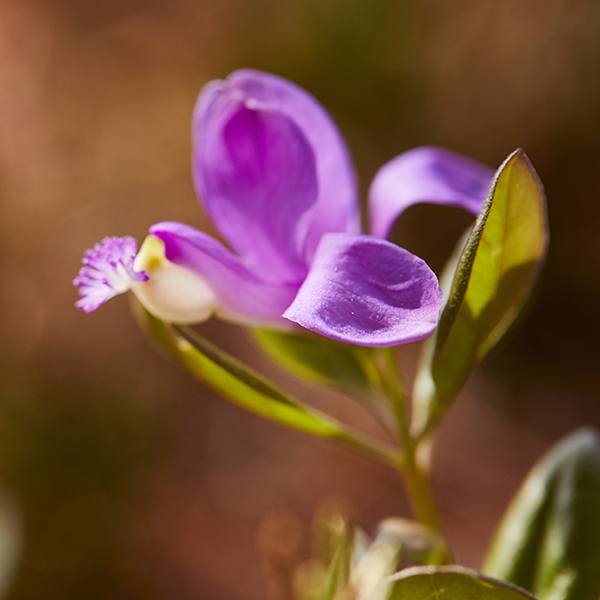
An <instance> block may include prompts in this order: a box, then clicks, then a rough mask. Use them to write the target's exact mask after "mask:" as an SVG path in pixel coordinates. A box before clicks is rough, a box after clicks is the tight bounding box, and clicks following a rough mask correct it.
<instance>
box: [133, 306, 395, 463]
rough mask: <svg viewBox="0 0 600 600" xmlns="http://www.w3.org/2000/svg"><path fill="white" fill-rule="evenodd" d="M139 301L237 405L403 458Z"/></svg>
mask: <svg viewBox="0 0 600 600" xmlns="http://www.w3.org/2000/svg"><path fill="white" fill-rule="evenodd" d="M133 306H134V315H135V317H136V319H137V321H138V323H139V325H140V326H141V328H142V329H143V330H144V331H145V332H146V334H147V335H148V336H149V337H150V339H151V340H152V341H153V342H154V343H156V344H157V345H158V346H159V348H161V349H162V350H163V351H164V352H165V353H166V354H167V355H168V356H170V357H171V358H173V359H175V360H176V361H177V362H178V363H179V364H181V365H182V366H183V367H184V368H185V369H186V370H187V371H189V372H190V373H191V374H192V375H194V376H195V377H197V378H198V379H200V380H201V381H202V382H203V383H205V384H206V385H208V386H209V387H211V388H212V389H213V390H215V391H216V392H218V393H219V394H221V395H222V396H223V397H225V398H227V399H228V400H230V401H231V402H233V403H234V404H236V405H237V406H240V407H242V408H245V409H246V410H249V411H251V412H253V413H255V414H257V415H259V416H261V417H263V418H265V419H268V420H271V421H275V422H277V423H280V424H282V425H286V426H287V427H291V428H292V429H297V430H300V431H304V432H305V433H311V434H313V435H316V436H319V437H324V438H329V439H333V440H337V441H339V442H343V443H345V444H347V445H350V446H352V447H354V448H357V449H359V450H361V451H363V452H365V453H367V454H370V455H371V456H372V457H375V458H377V459H378V460H380V461H381V462H384V463H388V464H392V465H396V464H397V461H398V456H397V454H396V453H395V451H394V450H393V449H390V448H387V447H385V446H381V445H379V444H378V443H377V442H376V441H374V440H373V441H372V440H368V439H365V438H364V437H362V436H361V435H360V434H358V433H355V432H352V431H350V430H349V429H348V428H346V427H345V426H344V425H342V424H341V423H339V422H337V421H335V420H334V419H332V418H331V417H329V416H327V415H325V414H323V413H320V412H318V411H316V410H314V409H312V408H310V407H308V406H305V405H304V404H302V403H300V402H299V401H298V400H296V399H295V398H293V397H292V396H290V395H288V394H286V393H285V392H282V391H281V390H279V389H278V388H277V387H275V385H274V384H272V383H271V382H269V381H268V380H267V379H265V378H264V377H262V376H261V375H259V374H258V373H256V372H255V371H253V370H252V369H250V367H248V366H247V365H245V364H244V363H242V362H241V361H239V360H237V359H236V358H234V357H232V356H230V355H229V354H227V353H226V352H224V351H223V350H221V349H220V348H217V347H216V346H215V345H214V344H212V343H211V342H209V341H208V340H206V339H204V338H203V337H201V336H200V335H198V334H197V333H195V332H194V331H193V330H191V329H190V328H188V327H180V326H171V325H168V324H167V323H164V322H163V321H161V320H160V319H157V318H156V317H154V316H152V315H151V314H150V313H148V312H147V311H146V310H145V309H144V308H143V307H142V306H141V305H140V304H139V303H138V302H137V301H134V305H133Z"/></svg>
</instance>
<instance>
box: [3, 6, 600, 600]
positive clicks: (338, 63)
mask: <svg viewBox="0 0 600 600" xmlns="http://www.w3.org/2000/svg"><path fill="white" fill-rule="evenodd" d="M599 60H600V3H598V2H595V1H594V0H538V1H532V2H520V1H519V0H506V1H505V2H501V3H500V2H494V1H493V0H488V1H484V0H455V1H454V2H451V3H440V2H436V1H434V0H419V1H417V0H413V1H398V0H397V1H391V0H382V1H373V2H365V1H364V0H303V1H300V0H299V1H297V2H292V1H290V2H279V1H277V0H255V1H254V2H245V1H244V0H220V1H219V2H217V1H216V0H213V1H209V0H171V1H169V2H161V1H159V0H103V1H102V2H92V1H91V0H88V1H86V0H52V1H49V0H0V214H1V218H0V232H1V235H0V282H1V286H2V293H1V294H0V314H2V321H1V322H2V327H1V329H0V341H1V344H0V353H1V356H2V360H1V361H0V555H2V556H3V564H4V563H5V564H4V566H6V567H7V568H6V569H4V566H3V568H2V569H0V575H2V573H3V569H4V570H6V571H8V570H10V571H12V577H10V578H8V577H7V578H5V579H4V581H0V594H2V593H3V592H4V594H5V596H3V597H5V598H8V599H10V600H37V599H39V598H44V599H46V600H50V599H54V598H56V599H59V598H60V599H61V600H69V599H75V598H81V597H85V598H89V599H95V598H111V599H112V600H119V599H121V598H123V599H125V598H128V599H130V600H131V599H137V598H140V599H141V598H144V599H145V600H166V599H171V598H178V599H179V600H188V599H190V600H191V599H199V598H210V599H216V600H221V599H223V600H228V599H236V600H237V599H240V600H258V599H263V598H265V597H267V594H268V593H269V590H270V587H272V585H273V584H272V581H270V580H269V568H268V566H266V565H269V564H271V565H272V564H273V561H275V562H277V561H278V564H280V565H281V569H283V570H285V569H286V568H287V567H286V565H288V564H289V563H293V562H294V561H295V560H297V558H298V557H303V556H305V555H306V553H307V551H308V533H309V529H310V524H311V519H312V515H313V513H314V511H315V509H316V508H317V507H318V506H319V505H320V503H321V502H322V501H323V499H326V498H331V497H335V498H340V499H343V500H345V502H346V505H347V507H348V510H349V512H350V514H351V515H352V518H353V520H354V522H355V523H357V524H359V525H360V526H362V527H364V528H366V529H367V530H371V529H372V528H373V527H374V526H375V524H376V523H377V522H378V521H379V520H380V519H381V518H383V517H387V516H391V515H405V516H406V515H407V514H408V508H407V505H406V502H405V500H404V496H403V491H402V487H401V485H400V483H399V482H398V481H397V479H396V476H395V475H394V473H392V472H389V471H387V470H386V469H385V468H384V467H379V466H377V465H373V464H372V463H370V462H368V461H366V460H363V459H362V458H360V457H357V456H354V455H352V454H350V453H349V452H347V451H345V450H342V449H338V448H335V447H333V446H332V445H330V444H328V443H326V442H322V441H317V440H314V439H311V438H308V437H305V436H303V435H301V434H299V433H294V432H289V431H287V430H284V429H282V428H279V427H277V426H275V425H271V424H268V423H266V422H262V421H259V420H258V419H256V418H255V417H253V416H251V415H249V414H245V413H243V412H241V411H239V410H238V409H235V408H233V407H231V406H229V405H228V404H226V403H225V402H223V401H221V400H219V399H217V398H214V397H213V396H212V395H211V394H210V393H209V392H207V391H206V390H205V389H204V388H203V387H202V386H200V385H198V384H196V383H195V382H193V381H192V380H191V379H190V378H189V377H188V376H187V375H185V374H184V373H182V372H181V371H179V370H178V369H177V368H176V367H174V366H173V365H171V364H169V363H168V362H166V361H165V360H163V359H162V358H161V357H159V356H158V355H157V354H156V353H155V351H154V350H153V348H151V347H150V346H149V345H148V344H147V343H146V341H145V339H144V338H143V335H142V334H141V333H140V332H139V331H138V330H137V328H136V325H135V323H134V322H133V320H132V319H131V317H130V314H129V307H128V303H127V301H126V300H121V301H115V302H112V303H110V304H109V305H107V306H106V307H104V308H103V309H102V310H101V311H99V312H98V313H97V314H95V315H94V316H93V317H86V316H84V315H82V314H80V313H78V312H77V311H76V310H75V309H74V308H73V306H72V305H73V302H74V300H75V291H74V289H73V288H72V286H71V279H72V278H73V277H74V275H75V273H76V272H77V270H78V268H79V261H80V258H81V254H82V251H83V250H84V249H86V248H87V247H89V246H91V245H92V244H94V243H95V242H96V241H98V240H99V239H100V238H102V237H103V236H105V235H107V234H117V235H123V234H128V233H130V234H133V235H135V236H136V237H137V238H138V239H141V238H143V236H144V234H145V231H146V229H147V227H148V226H149V225H150V224H152V223H154V222H156V221H159V220H167V219H176V220H182V221H185V222H188V223H190V224H193V225H196V226H199V227H204V228H210V225H209V224H208V223H207V221H206V219H205V217H204V216H203V214H202V212H201V210H199V208H198V204H197V201H196V199H195V195H194V191H193V188H192V184H191V178H190V169H189V162H190V140H189V122H190V115H191V111H192V108H193V105H194V101H195V98H196V95H197V93H198V90H199V88H200V87H201V86H202V85H203V84H204V83H205V82H206V81H207V80H209V79H212V78H219V77H223V76H225V75H226V74H227V73H228V72H229V71H231V70H233V69H235V68H238V67H242V66H247V67H254V68H259V69H264V70H268V71H272V72H275V73H278V74H281V75H283V76H285V77H288V78H290V79H293V80H295V81H297V82H298V83H300V84H301V85H302V86H304V87H306V88H307V89H309V90H310V91H312V92H313V93H314V94H315V95H316V96H317V97H318V98H319V99H320V100H321V101H322V102H323V104H324V105H325V106H326V107H327V108H328V109H329V110H330V111H331V112H332V114H333V115H334V117H335V119H336V120H337V122H338V124H339V126H340V128H341V129H342V131H343V133H344V135H345V136H346V138H347V140H348V143H349V145H350V147H351V150H352V153H353V156H354V158H355V161H356V164H357V167H358V170H359V173H360V180H361V188H362V190H363V197H364V191H365V190H366V189H367V186H368V183H369V181H370V178H371V177H372V175H373V174H374V172H375V170H376V169H377V167H378V166H379V165H381V164H382V163H383V162H384V161H386V160H388V159H390V158H391V157H393V156H394V155H395V154H397V153H399V152H401V151H403V150H406V149H408V148H410V147H413V146H417V145H423V144H437V145H442V146H447V147H450V148H452V149H454V150H457V151H459V152H463V153H466V154H468V155H471V156H473V157H475V158H477V159H479V160H481V161H484V162H486V163H488V164H490V165H492V166H497V165H498V164H500V162H501V161H502V160H503V159H504V157H505V156H506V155H507V154H508V153H509V152H510V151H512V150H513V149H514V148H515V147H517V146H522V147H524V148H525V149H526V151H527V153H528V154H529V156H530V158H531V160H532V161H533V163H534V165H535V166H536V168H537V169H538V171H539V173H540V176H541V178H542V180H543V181H544V183H545V186H546V191H547V195H548V200H549V210H550V222H551V231H552V244H551V252H550V256H549V260H548V264H547V268H546V270H545V273H544V276H543V280H542V282H541V285H540V288H539V291H538V294H537V298H536V301H535V303H534V304H533V305H532V307H531V310H530V312H529V313H528V314H527V315H526V317H525V318H524V319H522V321H521V323H520V327H519V328H518V330H517V331H515V332H514V333H513V334H512V335H511V336H510V337H509V338H508V339H507V340H506V341H505V342H504V344H503V347H502V348H500V350H499V351H496V352H495V353H494V355H493V356H491V357H490V358H489V359H488V360H487V361H486V363H485V365H483V366H482V368H481V369H479V371H478V372H477V374H476V375H475V376H473V377H472V378H471V380H470V382H469V384H468V386H467V388H466V389H465V391H464V393H463V394H462V395H461V398H460V401H459V402H458V403H457V405H456V406H455V407H454V408H453V410H452V411H451V413H450V414H449V416H448V418H447V420H446V421H445V423H444V425H443V427H442V430H441V436H440V442H439V445H438V447H437V453H436V463H435V469H434V485H435V489H436V492H437V496H438V498H439V501H440V504H441V506H442V513H443V516H444V520H445V527H446V530H447V532H448V534H449V536H450V538H451V540H452V542H453V544H454V547H455V551H456V557H457V560H458V561H460V562H462V563H464V564H467V565H469V566H474V567H476V566H477V565H478V563H479V560H480V558H481V556H482V553H483V551H484V549H485V547H486V544H487V542H488V539H489V537H490V535H491V533H492V531H493V528H494V523H495V522H496V521H497V519H498V518H499V517H500V515H501V513H502V511H503V509H504V507H505V505H506V502H507V501H508V499H509V498H510V496H511V495H512V493H513V492H514V490H515V489H516V487H517V485H518V483H519V481H520V480H521V479H522V477H523V476H524V475H525V473H526V472H527V470H528V469H529V467H530V466H531V464H532V463H533V462H534V460H535V459H536V458H537V457H538V456H539V454H540V453H541V452H543V451H544V450H545V449H546V448H547V447H548V446H549V445H550V444H551V443H553V442H554V441H555V440H556V439H557V438H558V437H559V436H560V435H562V434H563V433H566V432H567V431H570V430H571V429H573V428H574V427H576V426H578V425H580V424H583V423H589V424H592V425H596V426H599V425H600V398H599V393H598V366H599V359H600V350H599V349H598V339H599V338H600V318H599V317H598V306H600V284H599V283H598V282H599V279H600V234H599V232H600V203H599V199H600V184H599V179H598V175H599V173H600V78H599V76H598V73H599V72H600V70H599ZM467 222H468V219H466V217H465V216H464V215H462V214H460V213H459V212H458V211H455V210H453V209H440V208H431V207H418V208H414V209H411V211H410V212H409V213H408V214H407V215H406V217H405V218H404V219H403V220H402V223H401V224H400V225H399V226H398V227H397V230H396V232H395V235H396V239H398V240H401V242H402V244H403V245H405V246H407V247H408V248H410V249H411V250H413V251H415V252H417V253H418V254H420V255H422V256H424V257H425V258H426V259H427V260H429V261H430V263H431V264H432V265H433V266H434V267H439V266H440V265H441V264H442V263H443V259H444V256H445V254H447V252H448V251H449V249H450V248H451V247H452V245H453V241H454V240H455V239H456V238H457V236H458V234H459V233H460V232H461V231H462V229H463V228H464V227H465V225H466V224H467ZM202 329H203V331H204V332H205V333H206V334H207V335H208V336H209V337H210V338H211V339H213V340H215V341H217V342H218V343H219V344H220V345H222V346H223V347H225V348H228V349H229V350H231V351H234V352H235V353H237V354H238V355H240V356H245V357H247V358H248V359H249V360H250V361H251V362H252V363H253V364H254V365H255V366H257V367H260V368H261V369H263V370H265V371H267V372H269V373H270V374H272V376H273V377H275V378H276V379H277V380H278V381H282V382H284V383H285V384H286V385H288V386H289V387H291V388H292V389H294V390H295V391H297V392H298V393H299V394H301V395H302V396H303V397H304V398H305V399H307V400H309V401H311V402H313V403H314V404H316V405H318V406H320V407H323V408H326V409H327V410H331V411H332V412H333V413H335V414H336V415H338V416H339V417H341V418H344V419H346V420H348V421H350V422H352V423H354V424H355V425H356V426H358V427H363V428H365V429H369V428H370V427H371V425H370V423H369V422H367V421H366V419H365V416H364V414H363V413H362V412H361V411H360V410H359V409H357V408H355V407H354V406H353V405H352V404H350V403H349V402H348V401H347V400H346V399H344V398H341V397H338V396H334V395H327V396H323V395H319V394H317V392H316V391H315V390H314V389H311V388H306V387H301V386H300V385H299V384H298V383H297V382H295V381H293V380H292V379H291V378H289V377H286V376H285V375H284V374H282V373H281V372H280V371H278V370H276V369H275V368H274V367H271V366H270V365H269V364H268V362H267V361H266V359H264V358H262V357H261V356H260V355H259V354H258V353H257V352H256V351H255V350H254V349H253V347H252V344H251V342H250V341H249V340H248V338H247V336H246V335H245V334H244V333H243V332H242V331H240V330H238V329H236V328H233V327H230V326H225V325H222V324H219V323H216V322H211V323H209V324H207V325H205V326H203V328H202ZM415 352H416V348H407V349H406V350H403V358H404V362H405V366H406V368H407V369H408V370H409V371H410V369H411V368H412V365H413V364H414V356H415ZM282 540H283V542H282ZM9 567H12V568H11V569H9Z"/></svg>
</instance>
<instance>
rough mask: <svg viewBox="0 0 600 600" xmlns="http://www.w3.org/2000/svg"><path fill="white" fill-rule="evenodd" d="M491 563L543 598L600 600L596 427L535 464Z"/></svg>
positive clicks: (599, 442) (497, 572)
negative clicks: (599, 599)
mask: <svg viewBox="0 0 600 600" xmlns="http://www.w3.org/2000/svg"><path fill="white" fill-rule="evenodd" d="M483 570H484V572H486V573H489V574H490V575H492V576H493V577H500V578H502V579H506V580H509V581H512V582H514V583H516V584H518V585H520V586H522V587H524V588H527V589H529V590H531V591H533V592H534V593H535V594H537V595H538V596H539V597H540V598H541V599H542V600H598V598H599V597H600V439H599V437H598V435H597V434H596V433H595V432H594V431H593V430H590V429H582V430H579V431H577V432H575V433H574V434H571V435H570V436H568V437H567V438H566V439H564V440H563V441H561V442H560V443H559V444H558V445H557V446H556V447H555V448H554V449H553V450H552V451H551V452H550V453H549V454H548V455H547V456H546V457H545V458H543V459H542V460H541V461H540V462H539V463H538V464H537V465H536V466H535V467H534V469H533V470H532V471H531V473H530V474H529V476H528V477H527V479H526V480H525V483H524V484H523V486H522V487H521V490H520V491H519V493H518V494H517V496H516V497H515V499H514V500H513V502H512V504H511V506H510V507H509V509H508V512H507V513H506V516H505V517H504V519H503V521H502V524H501V525H500V528H499V530H498V532H497V534H496V537H495V540H494V542H493V544H492V546H491V549H490V552H489V555H488V557H487V560H486V562H485V565H484V569H483Z"/></svg>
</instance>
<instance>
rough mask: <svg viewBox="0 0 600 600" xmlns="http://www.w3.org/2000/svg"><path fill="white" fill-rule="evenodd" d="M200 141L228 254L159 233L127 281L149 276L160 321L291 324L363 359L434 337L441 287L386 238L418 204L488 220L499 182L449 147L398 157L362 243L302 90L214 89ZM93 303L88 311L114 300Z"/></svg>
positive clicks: (164, 226) (208, 197) (186, 230)
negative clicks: (361, 353)
mask: <svg viewBox="0 0 600 600" xmlns="http://www.w3.org/2000/svg"><path fill="white" fill-rule="evenodd" d="M193 141H194V151H193V175H194V182H195V185H196V190H197V192H198V195H199V197H200V198H201V201H202V204H203V206H204V208H205V210H206V212H207V213H208V215H209V216H210V218H211V219H212V221H213V223H214V225H215V226H216V227H217V229H218V230H219V231H220V233H221V235H222V236H223V238H224V239H225V240H226V241H227V242H228V244H229V247H226V246H224V245H223V244H222V243H221V242H219V241H217V240H216V239H214V238H212V237H211V236H209V235H207V234H205V233H203V232H201V231H198V230H196V229H194V228H192V227H189V226H188V225H184V224H181V223H174V222H164V223H158V224H156V225H153V226H152V227H151V228H150V234H151V235H150V236H149V237H148V238H147V239H146V242H145V243H144V246H143V247H142V249H141V250H140V252H139V253H138V255H137V258H136V260H135V264H134V265H133V268H134V270H131V268H130V271H128V273H131V274H133V275H134V276H135V277H137V275H136V272H142V271H143V272H145V273H147V274H148V276H149V280H148V281H147V282H145V283H139V282H138V280H137V279H136V278H135V277H130V282H129V287H131V289H133V291H134V292H135V293H136V295H137V296H138V297H139V298H140V300H141V301H142V302H143V303H144V304H145V305H146V306H147V308H149V310H151V311H152V312H154V313H155V314H157V315H158V316H160V317H162V318H164V319H166V320H168V321H172V322H187V323H190V322H199V321H202V320H204V319H206V318H208V316H209V315H211V314H216V315H218V316H220V317H222V318H225V319H229V320H233V321H236V322H243V323H250V324H260V325H265V326H270V327H286V326H290V325H291V323H290V321H292V322H295V323H297V324H299V325H301V326H303V327H305V328H306V329H309V330H311V331H313V332H315V333H318V334H321V335H324V336H327V337H330V338H333V339H337V340H341V341H344V342H349V343H352V344H357V345H364V346H389V345H397V344H402V343H407V342H411V341H415V340H419V339H422V338H424V337H426V336H428V335H429V334H431V332H432V331H433V330H434V328H435V327H436V325H437V321H438V318H439V311H440V306H441V303H442V296H441V292H440V289H439V286H438V282H437V278H436V276H435V274H434V273H433V272H432V271H431V270H430V269H429V267H428V266H427V265H426V264H425V263H424V262H423V261H422V260H421V259H420V258H418V257H416V256H414V255H413V254H411V253H410V252H408V251H407V250H404V249H402V248H400V247H399V246H396V245H394V244H392V243H390V242H387V241H385V240H384V239H381V238H384V237H386V236H387V234H388V232H389V230H390V228H391V226H392V224H393V222H394V220H395V219H396V218H397V217H398V215H399V214H400V213H402V212H403V211H404V210H405V209H406V208H408V207H409V206H411V205H413V204H415V203H419V202H431V203H438V204H447V205H455V206H461V207H463V208H465V209H466V210H468V211H470V212H472V213H474V214H477V213H478V212H479V209H480V207H481V203H482V201H483V199H484V197H485V194H486V191H487V188H488V186H489V184H490V181H491V178H492V175H493V173H492V171H491V170H490V169H488V168H487V167H485V166H482V165H480V164H478V163H475V162H473V161H471V160H469V159H467V158H464V157H461V156H459V155H457V154H454V153H452V152H450V151H447V150H442V149H438V148H417V149H415V150H412V151H410V152H406V153H405V154H402V155H400V156H398V157H397V158H395V159H394V160H392V161H391V162H389V163H388V164H386V165H384V167H382V169H381V170H380V171H379V172H378V173H377V175H376V176H375V179H374V181H373V184H372V186H371V190H370V195H369V203H370V218H371V224H372V230H371V231H372V234H373V236H370V235H364V234H362V233H361V231H360V215H359V210H358V201H357V185H356V177H355V172H354V168H353V165H352V162H351V159H350V155H349V153H348V150H347V148H346V146H345V144H344V141H343V140H342V138H341V136H340V134H339V132H338V130H337V128H336V126H335V124H334V123H333V121H332V120H331V118H330V117H329V115H328V114H327V113H326V112H325V110H324V109H323V108H322V107H321V106H320V104H319V103H318V102H317V100H316V99H315V98H313V97H312V96H311V95H309V94H308V93H306V92H305V91H304V90H302V89H300V88H299V87H297V86H296V85H294V84H292V83H290V82H288V81H286V80H284V79H281V78H279V77H276V76H273V75H268V74H265V73H260V72H257V71H250V70H242V71H236V72H234V73H233V74H231V75H230V76H229V77H228V78H227V79H226V80H224V81H215V82H211V83H209V84H208V85H207V86H206V87H205V88H204V89H203V90H202V92H201V94H200V97H199V99H198V103H197V106H196V110H195V112H194V118H193ZM375 236H376V237H375ZM81 293H82V295H83V299H82V300H80V301H79V305H80V306H84V305H85V306H89V307H90V310H93V309H94V308H96V307H97V306H98V305H99V304H100V303H102V302H103V301H105V300H107V299H108V298H109V295H107V294H105V295H96V296H94V298H95V300H93V301H92V300H91V299H90V300H89V301H88V300H87V296H88V289H87V288H83V287H82V288H81ZM113 295H114V294H113ZM90 298H91V296H90Z"/></svg>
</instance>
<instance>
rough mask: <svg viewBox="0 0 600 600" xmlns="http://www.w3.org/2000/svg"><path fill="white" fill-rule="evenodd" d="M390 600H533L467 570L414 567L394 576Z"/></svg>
mask: <svg viewBox="0 0 600 600" xmlns="http://www.w3.org/2000/svg"><path fill="white" fill-rule="evenodd" d="M393 579H394V584H393V587H392V591H391V593H390V595H389V596H388V600H433V599H435V600H524V599H529V600H531V599H532V598H533V596H531V595H530V594H528V593H527V592H525V591H524V590H521V589H519V588H517V587H515V586H513V585H511V584H508V583H505V582H502V581H496V580H493V579H490V578H488V577H484V576H483V575H480V574H479V573H476V572H475V571H471V570H470V569H465V568H463V567H455V566H451V567H413V568H410V569H405V570H403V571H400V572H399V573H398V574H397V575H395V576H394V578H393Z"/></svg>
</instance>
